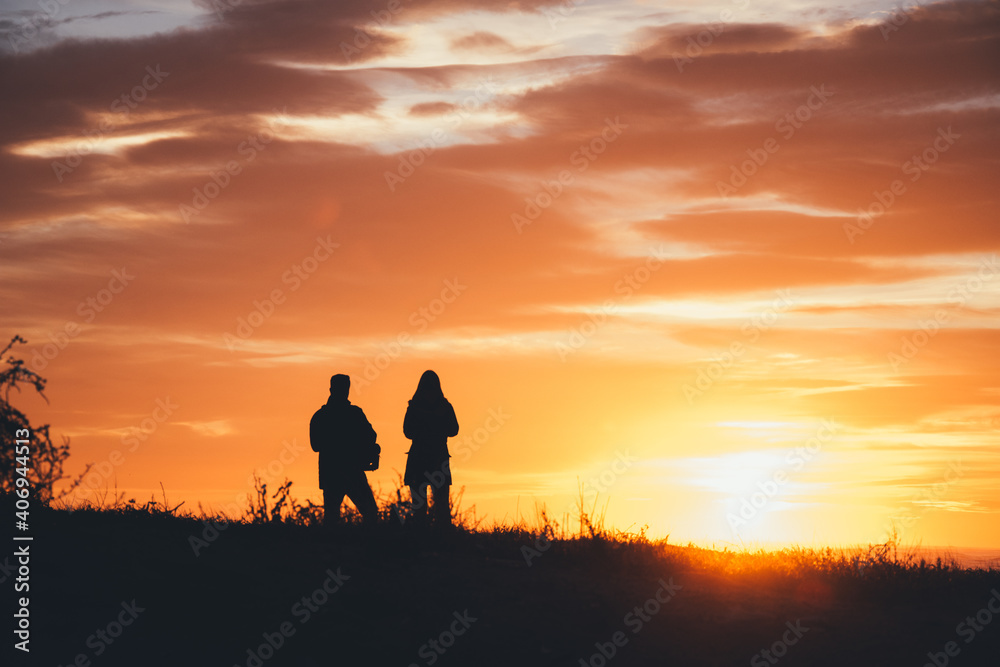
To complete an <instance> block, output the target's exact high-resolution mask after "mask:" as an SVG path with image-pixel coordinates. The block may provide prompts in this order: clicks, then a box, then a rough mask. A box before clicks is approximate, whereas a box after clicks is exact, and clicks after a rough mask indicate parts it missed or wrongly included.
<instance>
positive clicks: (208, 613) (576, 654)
mask: <svg viewBox="0 0 1000 667" xmlns="http://www.w3.org/2000/svg"><path fill="white" fill-rule="evenodd" d="M34 514H35V515H36V516H35V517H34V518H36V519H37V520H38V522H39V523H38V524H37V525H33V530H32V531H31V532H32V534H33V535H34V536H35V540H34V542H32V543H31V550H30V552H31V562H30V568H31V573H30V586H31V589H30V613H31V643H30V647H31V653H30V655H25V654H23V653H20V652H17V651H11V650H10V649H11V645H12V644H13V642H14V641H16V639H15V638H13V632H12V630H13V629H14V625H13V619H12V616H11V613H12V612H11V613H5V614H4V618H5V619H7V620H6V621H5V625H6V626H7V627H5V628H4V632H3V636H4V637H5V640H4V642H5V644H6V646H5V647H4V649H5V658H4V659H3V660H2V663H3V664H4V665H48V666H52V667H55V666H56V665H71V664H77V665H82V666H83V667H87V665H95V666H97V667H101V666H104V665H135V666H137V667H138V666H142V667H146V666H154V665H170V666H200V665H219V666H222V667H230V666H233V665H240V666H243V667H262V666H266V667H272V666H276V665H291V666H302V667H315V666H326V665H399V666H400V667H407V666H409V665H418V666H425V665H426V666H430V665H441V666H448V665H470V666H473V665H475V666H478V665H566V666H571V665H572V666H578V665H581V664H583V665H593V666H594V667H600V666H602V665H608V666H609V667H615V666H617V665H752V666H754V665H772V664H780V665H782V666H785V665H788V666H791V665H912V666H913V667H921V666H922V665H925V664H932V665H933V664H935V663H934V662H932V661H931V657H930V656H929V655H928V653H930V654H932V655H933V656H934V660H935V661H936V663H937V666H938V667H940V666H941V665H944V664H950V665H958V666H965V665H990V666H996V665H1000V613H994V612H992V611H990V610H989V607H988V603H989V602H990V600H991V596H994V595H996V598H995V601H994V602H993V607H994V609H997V610H1000V593H998V592H997V591H1000V572H997V571H993V572H983V571H968V570H964V571H963V570H951V569H948V568H943V569H941V568H935V567H925V568H921V567H919V566H910V567H905V566H903V565H900V564H894V563H892V562H888V563H887V562H885V560H884V559H879V558H877V557H873V558H871V559H869V560H868V562H861V563H858V564H853V563H850V562H849V561H845V560H843V559H838V558H836V557H834V556H824V555H822V554H815V553H811V552H810V553H805V552H790V553H784V554H763V555H746V554H736V555H734V554H720V553H719V552H710V551H703V550H700V549H695V548H687V547H675V546H666V545H650V544H648V543H645V542H643V541H641V540H638V541H637V540H633V541H632V542H621V541H618V542H615V541H610V540H605V539H583V540H572V541H565V542H553V543H551V545H546V543H544V542H541V543H538V544H535V543H534V541H533V539H532V538H531V537H530V536H529V535H528V534H527V533H524V532H519V531H509V532H504V531H494V532H467V531H464V530H458V531H454V532H451V533H449V534H446V535H438V534H432V533H427V532H425V531H416V530H412V529H411V526H405V527H404V526H399V525H398V524H396V525H393V524H383V525H381V526H379V527H377V530H374V531H367V532H362V531H360V530H359V529H356V528H354V529H349V530H347V531H345V532H343V533H341V534H339V535H331V534H328V533H325V532H323V531H322V530H321V529H318V528H314V527H302V526H290V525H282V524H267V525H244V524H240V525H232V526H230V527H229V528H227V529H225V530H223V531H221V532H219V533H218V536H217V537H216V538H215V539H214V540H212V541H210V542H207V541H206V544H203V545H201V549H200V553H199V554H198V555H197V556H196V555H195V553H194V549H193V548H192V546H191V544H190V542H189V538H190V537H191V536H197V537H211V536H212V534H211V533H209V534H208V535H203V530H204V526H203V525H202V524H201V523H200V522H198V521H197V520H195V519H190V518H189V519H182V518H175V517H172V516H169V515H164V514H160V515H156V514H149V513H141V512H124V513H123V512H96V511H78V512H74V513H69V512H65V511H54V510H49V511H46V512H44V513H39V512H35V513H34ZM8 539H9V538H8ZM8 544H11V542H9V541H8ZM526 546H527V547H531V548H536V547H537V548H538V550H537V551H536V552H533V555H534V556H535V557H534V558H532V561H531V565H530V566H528V564H527V563H526V559H525V557H524V555H523V553H522V547H526ZM12 551H13V548H10V547H6V546H5V548H4V552H3V553H4V554H5V555H6V554H9V553H11V552H12ZM8 567H9V566H8ZM0 577H3V578H4V581H3V584H2V590H3V597H4V601H5V603H12V602H13V598H14V597H15V593H14V591H13V588H12V585H13V583H14V580H15V578H16V573H11V572H10V571H9V570H8V571H5V572H0ZM330 591H332V592H330ZM303 598H305V600H303ZM310 605H311V606H310ZM637 607H638V608H639V609H636V608H637ZM8 608H10V609H13V607H8ZM977 614H978V620H977V618H976V616H977ZM968 617H972V618H971V624H970V622H969V620H967V618H968ZM119 623H121V625H119ZM975 628H979V629H978V630H977V629H975ZM283 630H284V632H283ZM99 633H100V634H99ZM616 640H617V643H616ZM432 642H433V643H432ZM949 642H954V643H953V644H950V645H949V644H948V643H949ZM948 648H951V652H952V654H953V655H952V656H949V655H948V654H947V649H948ZM765 649H766V650H767V651H769V653H768V654H767V655H766V656H765V655H764V654H762V653H761V652H762V651H763V650H765ZM602 653H603V655H602ZM11 655H12V656H13V657H12V658H11V659H7V657H6V656H11ZM606 656H607V657H606ZM581 661H582V662H581Z"/></svg>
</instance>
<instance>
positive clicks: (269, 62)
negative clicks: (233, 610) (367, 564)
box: [0, 0, 1000, 548]
mask: <svg viewBox="0 0 1000 667" xmlns="http://www.w3.org/2000/svg"><path fill="white" fill-rule="evenodd" d="M827 4H828V3H822V2H819V1H818V0H817V1H813V0H802V1H797V2H788V3H778V2H769V1H768V2H762V1H759V0H737V1H733V2H729V1H722V2H717V3H704V2H694V1H687V2H670V3H667V2H659V1H658V0H648V1H642V0H635V1H634V2H610V1H597V0H586V1H580V2H573V1H572V0H567V1H564V2H551V3H550V2H533V1H531V0H527V1H523V2H484V1H482V0H480V1H477V2H472V1H471V0H468V1H466V0H428V1H424V0H398V1H397V0H376V1H374V2H372V1H367V0H366V1H353V0H352V1H346V2H325V1H320V0H294V1H287V0H280V1H273V2H271V1H268V2H251V1H248V0H244V1H243V2H232V3H228V2H226V1H225V0H219V1H218V2H209V1H207V0H199V1H198V2H195V3H193V4H191V3H183V2H176V3H175V2H166V1H165V0H149V1H143V0H134V1H126V0H120V1H116V0H94V1H91V0H52V1H51V2H49V3H47V4H46V3H44V2H41V3H39V2H34V1H28V0H17V2H14V3H10V2H8V3H5V7H7V9H5V10H4V12H3V13H2V14H0V90H2V102H0V118H2V123H0V176H2V178H0V202H2V205H0V276H2V278H0V310H2V313H3V326H2V333H3V335H4V337H5V339H9V338H10V337H11V336H13V335H14V334H20V335H22V336H23V337H25V338H26V339H28V341H29V344H28V345H27V346H21V347H20V348H18V351H19V354H20V356H22V357H23V358H24V359H25V360H26V361H28V362H29V366H30V367H31V368H33V369H34V370H36V371H37V372H39V373H40V374H41V375H42V376H44V377H46V378H48V380H49V387H48V390H47V396H48V398H49V401H50V403H49V404H46V403H45V402H44V401H43V400H42V399H40V398H38V397H35V396H33V395H29V394H27V393H25V394H22V395H20V396H17V397H16V399H15V401H16V403H15V404H16V405H17V406H18V407H19V408H21V409H22V410H24V411H25V412H26V413H27V414H28V415H29V417H30V418H31V419H32V421H33V422H34V423H50V424H51V425H52V429H53V434H54V435H55V437H57V438H58V437H61V436H63V435H65V436H68V437H70V438H71V442H72V457H71V459H70V461H69V464H68V466H67V470H68V472H70V473H74V474H76V473H79V472H80V471H81V470H83V468H84V466H85V464H87V463H94V464H95V472H94V473H93V474H92V476H91V477H90V478H89V483H90V485H91V486H97V487H98V488H100V489H103V488H105V487H109V488H112V489H113V488H114V487H115V486H117V488H118V490H119V491H124V492H126V493H127V494H128V496H129V497H136V498H138V499H140V500H145V499H147V498H149V496H150V495H151V494H153V493H155V494H156V495H157V496H158V497H159V495H160V487H159V485H160V483H162V484H163V486H164V487H165V489H166V492H167V496H168V498H169V499H170V500H171V501H172V502H174V503H177V502H180V501H182V500H183V501H185V503H186V504H185V507H186V508H190V509H197V505H198V503H199V502H201V503H202V504H203V506H204V507H205V508H206V509H208V508H213V509H221V508H223V507H225V505H226V504H227V503H232V502H233V501H234V500H235V499H237V498H240V499H245V496H246V494H247V492H248V491H250V490H251V489H252V483H248V478H249V477H250V476H251V475H252V474H253V472H254V471H255V470H256V471H258V472H259V473H260V474H262V475H264V476H265V478H267V479H270V480H271V481H272V482H280V481H281V480H283V479H284V478H285V477H288V478H289V479H291V480H293V482H294V486H293V494H294V495H295V496H296V497H298V498H299V499H304V498H311V499H313V500H314V501H316V502H320V492H319V489H318V485H317V471H316V468H317V457H316V454H314V453H313V452H312V451H311V450H310V449H309V442H308V440H309V438H308V423H309V418H310V417H311V415H312V413H313V412H314V411H315V410H316V409H317V408H318V407H319V406H320V405H321V404H322V403H323V402H324V401H325V400H326V398H327V387H328V383H329V377H330V375H332V374H333V373H338V372H342V373H348V374H350V375H351V376H352V378H353V379H354V385H353V387H352V392H351V398H352V401H353V402H354V403H356V404H357V405H360V406H361V407H362V408H363V409H364V410H365V412H366V414H367V415H368V417H369V419H370V421H371V422H372V424H373V426H374V428H375V430H376V431H377V432H378V434H379V442H380V444H381V445H382V448H383V457H382V467H381V469H380V470H379V471H378V472H376V473H370V474H369V479H370V480H371V482H372V485H373V487H376V488H381V490H382V492H383V493H388V492H389V491H390V490H393V489H395V486H396V483H397V481H398V477H399V475H400V474H401V473H402V470H403V467H404V465H405V452H406V450H407V448H408V445H409V441H407V440H406V439H405V438H404V437H403V433H402V421H403V414H404V412H405V409H406V402H407V400H408V399H409V398H410V397H411V395H412V393H413V391H414V389H415V387H416V384H417V380H418V378H419V377H420V374H421V373H422V372H423V371H424V370H426V369H434V370H436V371H437V372H438V374H439V375H440V376H441V379H442V386H443V389H444V392H445V395H446V396H447V397H448V398H449V399H450V400H451V402H452V403H453V405H454V406H455V409H456V412H457V415H458V419H459V423H460V425H461V431H460V433H459V435H458V437H457V438H454V439H452V441H451V451H452V454H453V457H454V458H453V459H452V467H453V474H454V479H455V484H456V488H457V487H461V486H464V487H465V495H464V499H463V507H464V508H469V507H471V506H473V505H475V507H476V510H477V512H478V513H479V514H480V515H486V516H487V517H488V519H489V520H498V521H500V520H507V521H510V520H513V519H515V518H516V517H517V516H518V515H520V516H522V517H524V518H527V519H531V520H534V517H535V511H536V510H535V508H536V507H538V506H541V505H542V504H544V505H545V506H546V507H547V509H548V512H549V514H550V515H552V516H554V517H555V518H557V519H558V520H560V521H561V520H562V517H563V515H564V514H566V513H567V512H568V511H572V510H573V507H574V504H575V502H576V499H577V497H578V495H579V488H580V487H579V485H583V489H584V493H585V495H586V496H587V498H588V502H590V501H592V499H593V496H594V495H595V494H596V495H597V504H598V507H602V506H604V504H605V502H606V501H607V520H608V523H609V524H610V525H613V526H615V527H618V528H622V529H626V528H631V529H638V528H640V527H642V526H643V525H648V526H649V530H650V533H651V534H652V535H655V536H664V535H667V534H669V535H670V540H671V541H672V542H686V541H688V540H695V541H699V542H704V543H714V544H716V545H719V546H721V545H723V544H727V543H733V544H739V543H741V542H743V543H750V542H755V541H756V542H796V543H800V544H806V545H826V544H832V545H846V544H852V543H867V542H874V541H879V540H884V539H885V536H886V529H887V526H889V525H890V523H891V522H892V521H895V522H896V525H897V527H898V528H899V529H900V532H901V534H902V538H903V541H904V543H907V544H917V543H919V544H924V545H952V546H973V547H975V546H978V547H992V548H1000V450H998V446H1000V435H998V434H1000V355H998V354H997V349H998V345H1000V332H998V325H1000V319H998V315H1000V262H998V254H997V253H998V251H1000V223H998V218H997V213H998V210H1000V207H998V203H1000V192H998V188H997V177H998V175H1000V163H998V159H1000V123H998V121H1000V5H998V3H996V2H938V3H926V2H925V3H920V4H919V6H918V5H917V4H913V5H908V9H906V10H905V11H899V10H898V9H897V10H894V9H893V7H897V8H898V6H899V5H898V3H896V2H890V1H889V0H884V1H883V0H876V1H855V0H849V1H848V2H846V3H841V4H839V5H838V7H837V8H836V9H831V8H829V7H826V6H825V5H827ZM97 470H102V471H104V472H103V474H102V473H98V472H97ZM243 502H245V500H244V501H243ZM573 513H574V514H575V511H573Z"/></svg>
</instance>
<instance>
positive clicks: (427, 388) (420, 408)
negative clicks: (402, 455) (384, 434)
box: [403, 371, 458, 525]
mask: <svg viewBox="0 0 1000 667" xmlns="http://www.w3.org/2000/svg"><path fill="white" fill-rule="evenodd" d="M403 435H405V436H406V437H407V438H409V439H410V440H412V441H413V444H412V445H411V446H410V451H409V452H407V456H406V473H405V474H404V475H403V483H404V484H406V485H407V486H408V487H410V500H411V502H412V503H413V511H414V517H415V518H417V519H426V518H427V495H428V494H427V487H428V486H430V487H431V488H432V489H433V490H434V521H435V523H439V524H441V525H444V524H450V523H451V504H450V502H449V499H448V497H449V493H450V492H451V466H450V465H449V463H448V459H449V458H450V456H451V455H450V454H449V453H448V438H450V437H452V436H455V435H458V419H457V418H456V417H455V408H453V407H451V403H449V402H448V399H446V398H445V397H444V393H443V392H442V391H441V379H440V378H438V376H437V373H435V372H434V371H424V374H423V375H421V376H420V382H418V383H417V390H416V391H415V392H414V393H413V399H412V400H411V401H410V404H409V407H408V408H406V417H404V418H403Z"/></svg>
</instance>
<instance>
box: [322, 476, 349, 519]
mask: <svg viewBox="0 0 1000 667" xmlns="http://www.w3.org/2000/svg"><path fill="white" fill-rule="evenodd" d="M343 502H344V487H343V485H341V484H338V485H337V486H336V487H334V486H331V487H329V488H326V489H323V525H324V526H330V527H333V526H336V525H338V524H340V506H341V505H342V504H343Z"/></svg>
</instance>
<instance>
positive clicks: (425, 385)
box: [413, 371, 444, 403]
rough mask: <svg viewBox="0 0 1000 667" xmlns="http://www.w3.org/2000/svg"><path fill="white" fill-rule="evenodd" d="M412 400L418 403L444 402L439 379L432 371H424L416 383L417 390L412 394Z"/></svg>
mask: <svg viewBox="0 0 1000 667" xmlns="http://www.w3.org/2000/svg"><path fill="white" fill-rule="evenodd" d="M413 400H414V401H416V402H418V403H436V402H438V401H443V400H444V392H443V391H441V378H439V377H438V374H437V373H435V372H434V371H424V374H423V375H421V376H420V381H419V382H417V390H416V391H415V392H413Z"/></svg>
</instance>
